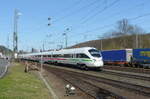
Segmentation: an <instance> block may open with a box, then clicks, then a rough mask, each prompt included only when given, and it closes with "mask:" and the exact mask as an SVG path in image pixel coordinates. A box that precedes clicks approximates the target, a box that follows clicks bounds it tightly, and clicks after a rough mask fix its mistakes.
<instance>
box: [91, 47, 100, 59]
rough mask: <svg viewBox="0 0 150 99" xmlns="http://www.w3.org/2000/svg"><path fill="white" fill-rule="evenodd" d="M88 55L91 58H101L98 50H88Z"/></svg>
mask: <svg viewBox="0 0 150 99" xmlns="http://www.w3.org/2000/svg"><path fill="white" fill-rule="evenodd" d="M89 53H90V54H91V55H92V56H93V57H101V54H100V51H98V50H95V49H91V50H89Z"/></svg>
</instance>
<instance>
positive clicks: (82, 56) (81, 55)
mask: <svg viewBox="0 0 150 99" xmlns="http://www.w3.org/2000/svg"><path fill="white" fill-rule="evenodd" d="M76 57H77V58H89V57H88V56H87V55H85V54H77V55H76Z"/></svg>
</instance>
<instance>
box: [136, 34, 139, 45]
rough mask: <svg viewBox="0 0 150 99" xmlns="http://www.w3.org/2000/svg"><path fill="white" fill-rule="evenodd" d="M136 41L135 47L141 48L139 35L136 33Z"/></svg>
mask: <svg viewBox="0 0 150 99" xmlns="http://www.w3.org/2000/svg"><path fill="white" fill-rule="evenodd" d="M135 40H136V41H135V43H136V44H135V46H136V48H138V47H139V46H138V45H139V41H138V33H136V35H135Z"/></svg>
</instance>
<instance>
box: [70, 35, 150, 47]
mask: <svg viewBox="0 0 150 99" xmlns="http://www.w3.org/2000/svg"><path fill="white" fill-rule="evenodd" d="M101 41H102V50H110V49H125V48H136V45H135V44H136V36H135V35H128V36H120V37H113V38H106V39H102V40H92V41H87V42H83V43H79V44H76V45H74V46H71V48H78V47H87V46H89V47H95V48H97V49H99V50H100V49H101ZM138 48H150V33H149V34H142V35H139V36H138Z"/></svg>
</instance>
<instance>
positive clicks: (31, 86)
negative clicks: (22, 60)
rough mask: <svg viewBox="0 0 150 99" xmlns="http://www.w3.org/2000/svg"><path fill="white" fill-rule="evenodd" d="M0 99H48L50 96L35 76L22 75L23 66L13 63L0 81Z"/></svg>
mask: <svg viewBox="0 0 150 99" xmlns="http://www.w3.org/2000/svg"><path fill="white" fill-rule="evenodd" d="M0 99H50V96H49V94H48V90H47V88H46V87H45V85H44V83H43V82H42V81H41V80H40V79H39V78H38V77H37V76H36V75H35V74H33V73H24V66H22V65H21V64H19V63H14V64H13V65H12V66H11V67H10V68H9V71H8V73H7V75H6V76H5V77H4V78H2V79H0Z"/></svg>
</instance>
